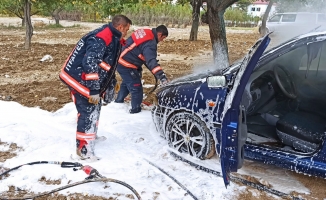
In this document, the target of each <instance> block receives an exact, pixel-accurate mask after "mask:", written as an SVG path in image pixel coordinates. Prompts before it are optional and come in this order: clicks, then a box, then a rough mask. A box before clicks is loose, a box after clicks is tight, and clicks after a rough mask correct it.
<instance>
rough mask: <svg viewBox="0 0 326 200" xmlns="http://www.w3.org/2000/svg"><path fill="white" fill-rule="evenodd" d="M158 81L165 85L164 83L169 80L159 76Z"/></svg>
mask: <svg viewBox="0 0 326 200" xmlns="http://www.w3.org/2000/svg"><path fill="white" fill-rule="evenodd" d="M160 82H161V84H162V85H165V84H167V83H168V82H169V81H168V79H167V78H161V79H160Z"/></svg>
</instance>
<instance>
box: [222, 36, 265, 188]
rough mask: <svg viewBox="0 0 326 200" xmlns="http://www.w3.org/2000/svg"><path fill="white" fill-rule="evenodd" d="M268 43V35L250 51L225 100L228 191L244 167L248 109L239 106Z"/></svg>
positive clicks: (224, 168)
mask: <svg viewBox="0 0 326 200" xmlns="http://www.w3.org/2000/svg"><path fill="white" fill-rule="evenodd" d="M269 41H270V38H269V37H268V35H266V36H265V37H263V38H261V39H260V40H258V41H257V42H256V44H255V45H254V46H253V47H252V48H251V49H250V51H249V53H248V54H247V56H246V57H245V58H244V59H243V61H242V63H241V66H240V68H239V69H238V72H237V74H236V75H235V79H234V83H233V87H232V89H231V90H230V92H229V94H228V95H227V97H226V100H225V106H224V110H223V113H222V116H221V117H222V127H221V133H220V137H221V140H220V141H221V144H220V159H221V167H222V173H223V179H224V183H225V187H227V185H229V184H230V179H229V178H230V173H231V172H236V171H237V170H238V169H240V168H241V167H242V164H243V160H244V148H243V145H244V143H245V142H246V140H247V125H246V113H245V109H244V108H243V107H242V106H241V105H240V102H241V98H242V94H243V91H244V89H245V87H246V84H247V82H248V80H249V77H250V75H251V73H252V71H253V69H254V68H255V67H256V65H257V62H258V60H259V58H260V57H261V55H262V54H263V52H264V51H265V49H266V47H267V46H268V44H269ZM217 137H219V136H217Z"/></svg>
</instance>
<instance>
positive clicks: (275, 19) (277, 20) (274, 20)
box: [268, 15, 281, 22]
mask: <svg viewBox="0 0 326 200" xmlns="http://www.w3.org/2000/svg"><path fill="white" fill-rule="evenodd" d="M280 19H281V15H274V16H273V17H271V18H270V19H269V20H268V22H279V21H280Z"/></svg>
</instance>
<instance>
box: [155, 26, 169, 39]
mask: <svg viewBox="0 0 326 200" xmlns="http://www.w3.org/2000/svg"><path fill="white" fill-rule="evenodd" d="M156 32H157V33H162V35H163V36H166V37H167V36H168V35H169V31H168V29H167V28H166V26H164V25H159V26H158V27H156Z"/></svg>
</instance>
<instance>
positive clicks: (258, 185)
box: [169, 151, 304, 200]
mask: <svg viewBox="0 0 326 200" xmlns="http://www.w3.org/2000/svg"><path fill="white" fill-rule="evenodd" d="M169 153H170V154H171V155H172V156H173V157H174V158H176V159H178V160H181V161H182V162H185V163H187V164H189V165H190V166H193V167H195V168H196V169H198V170H201V171H204V172H206V173H209V174H213V175H215V176H218V177H223V175H222V174H221V172H219V171H215V170H212V169H209V168H207V167H204V166H201V165H198V164H196V163H193V162H191V161H190V160H187V159H185V158H183V157H181V156H179V155H177V154H176V153H174V152H172V151H169ZM230 179H231V181H233V182H236V183H242V184H244V185H246V186H250V187H253V188H255V189H257V190H260V191H264V192H267V193H270V194H273V195H276V196H278V197H281V198H286V199H292V200H304V199H303V198H300V197H296V196H293V195H291V194H286V193H284V192H281V191H278V190H274V189H272V188H270V187H267V186H266V185H263V184H261V183H254V182H251V181H248V180H245V179H242V178H239V177H235V176H231V177H230Z"/></svg>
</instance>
